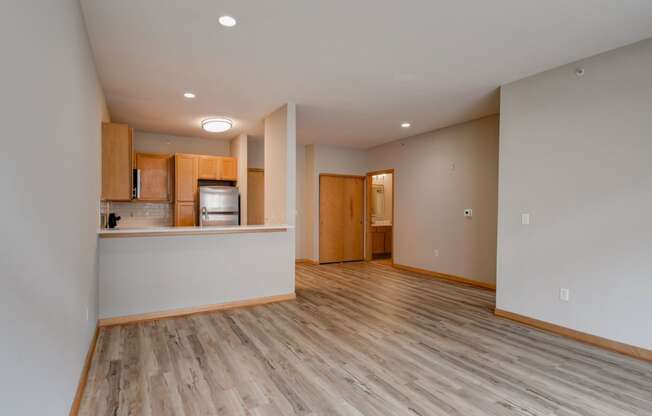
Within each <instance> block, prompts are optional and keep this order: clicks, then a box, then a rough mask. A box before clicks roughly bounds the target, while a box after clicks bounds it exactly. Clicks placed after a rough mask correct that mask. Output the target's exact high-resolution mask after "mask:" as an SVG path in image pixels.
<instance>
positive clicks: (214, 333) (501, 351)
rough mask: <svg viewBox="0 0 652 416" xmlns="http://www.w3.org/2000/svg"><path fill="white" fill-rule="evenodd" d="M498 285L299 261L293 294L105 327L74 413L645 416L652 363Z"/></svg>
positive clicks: (649, 411) (651, 411) (650, 402)
mask: <svg viewBox="0 0 652 416" xmlns="http://www.w3.org/2000/svg"><path fill="white" fill-rule="evenodd" d="M493 307H494V293H492V292H489V291H485V290H481V289H475V288H471V287H468V286H462V285H455V284H449V283H445V282H441V281H438V280H432V279H427V278H422V277H417V275H414V274H412V273H408V272H403V271H398V270H395V269H392V268H391V267H388V266H385V265H379V264H374V263H371V264H366V263H347V264H339V265H327V266H314V265H297V300H296V301H290V302H284V303H278V304H273V305H266V306H258V307H253V308H243V309H237V310H231V311H225V312H215V313H209V314H202V315H194V316H189V317H183V318H176V319H168V320H160V321H153V322H148V323H142V324H137V325H128V326H121V327H112V328H107V329H102V330H101V332H100V335H99V339H98V343H97V347H96V351H95V356H94V358H93V364H92V367H91V372H90V375H89V382H88V386H87V388H86V391H85V394H84V398H83V402H82V408H81V414H82V415H93V416H100V415H152V416H161V415H186V416H191V415H422V416H425V415H441V416H474V415H520V416H536V415H560V416H572V415H585V416H589V415H591V416H627V415H641V416H642V415H645V416H650V415H652V365H651V364H649V363H645V362H642V361H637V360H635V359H632V358H628V357H625V356H621V355H619V354H616V353H611V352H608V351H604V350H601V349H599V348H595V347H591V346H588V345H585V344H582V343H579V342H575V341H572V340H569V339H566V338H562V337H559V336H556V335H552V334H549V333H545V332H541V331H538V330H536V329H531V328H529V327H526V326H523V325H520V324H518V323H514V322H512V321H509V320H505V319H501V318H497V317H495V316H493V314H492V310H493Z"/></svg>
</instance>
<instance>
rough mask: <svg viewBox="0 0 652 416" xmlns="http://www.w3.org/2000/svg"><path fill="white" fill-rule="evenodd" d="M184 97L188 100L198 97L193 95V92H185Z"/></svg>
mask: <svg viewBox="0 0 652 416" xmlns="http://www.w3.org/2000/svg"><path fill="white" fill-rule="evenodd" d="M183 96H184V97H186V98H195V97H196V95H195V94H193V93H192V92H184V93H183Z"/></svg>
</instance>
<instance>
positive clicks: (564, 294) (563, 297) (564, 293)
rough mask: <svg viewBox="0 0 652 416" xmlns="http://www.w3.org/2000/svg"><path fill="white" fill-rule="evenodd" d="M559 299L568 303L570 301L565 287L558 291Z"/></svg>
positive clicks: (568, 290) (568, 292)
mask: <svg viewBox="0 0 652 416" xmlns="http://www.w3.org/2000/svg"><path fill="white" fill-rule="evenodd" d="M559 299H561V300H563V301H564V302H568V301H569V300H570V289H568V288H565V287H562V288H561V289H559Z"/></svg>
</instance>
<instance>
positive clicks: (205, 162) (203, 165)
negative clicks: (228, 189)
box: [197, 156, 220, 179]
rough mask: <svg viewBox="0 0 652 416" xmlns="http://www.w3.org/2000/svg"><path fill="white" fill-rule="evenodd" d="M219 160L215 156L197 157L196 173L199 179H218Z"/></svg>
mask: <svg viewBox="0 0 652 416" xmlns="http://www.w3.org/2000/svg"><path fill="white" fill-rule="evenodd" d="M219 163H220V158H219V157H217V156H199V157H198V164H199V165H198V173H197V177H198V178H199V179H219V170H220V168H219Z"/></svg>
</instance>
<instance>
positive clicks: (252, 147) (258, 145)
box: [247, 137, 265, 169]
mask: <svg viewBox="0 0 652 416" xmlns="http://www.w3.org/2000/svg"><path fill="white" fill-rule="evenodd" d="M247 146H248V147H247V148H248V151H247V159H248V160H247V165H248V166H249V167H250V168H256V169H263V168H264V167H265V142H264V141H263V140H261V139H254V138H251V137H249V141H248V145H247Z"/></svg>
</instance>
